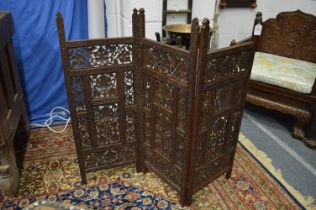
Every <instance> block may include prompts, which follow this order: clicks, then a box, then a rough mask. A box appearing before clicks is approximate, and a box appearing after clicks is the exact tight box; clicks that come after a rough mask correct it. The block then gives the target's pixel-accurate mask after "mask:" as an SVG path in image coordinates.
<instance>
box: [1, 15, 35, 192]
mask: <svg viewBox="0 0 316 210" xmlns="http://www.w3.org/2000/svg"><path fill="white" fill-rule="evenodd" d="M13 34H14V25H13V20H12V17H11V15H10V13H7V12H0V190H1V191H2V193H4V194H5V195H7V196H12V195H14V194H15V193H16V191H17V189H18V184H19V172H18V169H17V166H16V161H15V154H14V148H13V143H14V139H15V137H16V133H17V132H19V133H21V134H24V135H19V138H17V139H16V140H17V141H22V142H23V141H26V140H27V136H28V132H29V130H28V117H27V111H26V107H25V104H24V99H23V93H22V89H21V85H20V79H19V75H18V71H17V66H16V61H15V55H14V52H13V47H12V41H11V38H12V36H13ZM17 143H19V142H17Z"/></svg>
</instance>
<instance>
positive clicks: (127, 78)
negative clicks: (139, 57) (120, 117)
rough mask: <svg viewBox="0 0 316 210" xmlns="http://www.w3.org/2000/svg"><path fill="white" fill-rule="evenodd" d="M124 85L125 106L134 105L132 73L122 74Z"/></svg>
mask: <svg viewBox="0 0 316 210" xmlns="http://www.w3.org/2000/svg"><path fill="white" fill-rule="evenodd" d="M124 85H125V89H124V90H125V104H126V105H132V104H134V103H135V87H134V74H133V72H132V71H126V72H124Z"/></svg>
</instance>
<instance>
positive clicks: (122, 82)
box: [57, 9, 253, 205]
mask: <svg viewBox="0 0 316 210" xmlns="http://www.w3.org/2000/svg"><path fill="white" fill-rule="evenodd" d="M144 19H145V16H144V10H142V9H141V10H140V11H137V10H136V9H135V10H134V13H133V37H124V38H111V39H96V40H80V41H67V40H65V34H64V25H63V20H62V17H61V14H58V15H57V25H58V32H59V40H60V47H61V52H62V60H63V66H64V74H65V80H66V87H67V94H68V100H69V106H70V110H71V118H72V124H73V126H72V127H73V132H74V137H75V143H76V147H77V153H78V160H79V166H80V172H81V177H82V183H86V182H87V180H86V173H88V172H92V171H97V170H101V169H105V168H112V167H117V166H120V165H124V164H129V163H132V162H135V161H136V169H137V171H138V172H144V173H146V172H147V170H150V171H153V172H155V173H157V175H159V176H160V177H161V178H162V179H163V180H165V181H166V182H167V183H168V184H170V185H171V186H172V187H173V188H174V189H176V190H177V191H178V192H179V194H180V203H181V204H182V205H190V204H191V202H192V194H193V193H194V192H196V191H198V190H199V189H201V188H202V187H203V186H205V185H206V184H208V183H210V182H211V181H212V180H214V179H216V178H217V177H218V176H220V175H222V174H225V173H226V175H227V178H229V177H230V175H231V170H232V166H233V160H234V155H235V150H236V145H237V140H238V134H239V128H240V122H241V117H242V113H243V106H244V102H245V98H246V92H247V84H248V80H249V76H250V71H251V66H252V61H253V43H252V42H248V43H243V44H236V45H235V46H233V47H230V48H226V49H221V50H217V51H213V52H211V53H208V52H207V51H208V44H207V43H208V42H209V38H210V37H209V30H210V29H209V22H208V20H205V21H204V22H203V25H202V26H199V23H198V20H197V19H194V20H193V22H192V26H191V27H192V28H191V30H192V35H191V46H190V50H189V51H187V50H184V49H181V48H177V47H173V46H170V45H166V44H163V43H159V42H155V41H152V40H149V39H146V38H144V37H145V21H144Z"/></svg>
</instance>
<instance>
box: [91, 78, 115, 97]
mask: <svg viewBox="0 0 316 210" xmlns="http://www.w3.org/2000/svg"><path fill="white" fill-rule="evenodd" d="M89 78H90V86H91V95H92V98H94V99H100V98H108V97H115V96H117V89H116V83H117V82H116V73H108V74H97V75H91V76H90V77H89Z"/></svg>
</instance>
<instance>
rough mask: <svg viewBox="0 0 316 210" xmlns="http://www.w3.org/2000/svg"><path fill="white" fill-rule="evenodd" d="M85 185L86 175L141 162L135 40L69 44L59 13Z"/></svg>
mask: <svg viewBox="0 0 316 210" xmlns="http://www.w3.org/2000/svg"><path fill="white" fill-rule="evenodd" d="M57 23H58V31H59V37H60V45H61V49H62V58H63V66H64V73H65V81H66V86H67V93H68V100H69V105H70V109H71V119H72V126H73V131H74V138H75V141H76V147H77V153H78V160H79V166H80V171H81V176H82V182H83V183H86V177H85V174H86V172H91V171H97V170H101V169H104V168H111V167H115V166H118V165H122V164H126V163H131V162H135V158H136V155H135V153H136V121H137V115H136V111H137V107H136V104H135V102H136V90H135V83H134V82H135V79H136V78H135V65H134V62H133V45H134V39H133V38H128V37H127V38H120V39H119V38H117V39H98V40H84V41H66V40H65V36H64V26H63V20H62V17H61V14H57Z"/></svg>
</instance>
